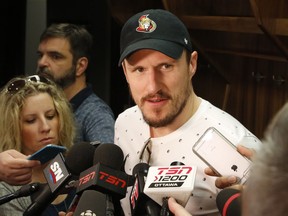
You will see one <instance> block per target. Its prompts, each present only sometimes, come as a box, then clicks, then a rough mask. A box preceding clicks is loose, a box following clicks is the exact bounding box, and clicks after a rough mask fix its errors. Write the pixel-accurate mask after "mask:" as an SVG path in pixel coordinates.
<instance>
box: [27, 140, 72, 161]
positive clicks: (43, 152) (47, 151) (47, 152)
mask: <svg viewBox="0 0 288 216" xmlns="http://www.w3.org/2000/svg"><path fill="white" fill-rule="evenodd" d="M66 150H67V149H66V147H64V146H58V145H53V144H49V145H46V146H45V147H43V148H41V149H40V150H38V151H37V152H35V153H34V154H32V155H30V156H29V157H28V160H39V161H40V162H41V164H44V163H46V162H48V161H49V160H51V159H53V158H54V157H56V155H57V154H59V153H60V152H61V153H63V152H65V151H66Z"/></svg>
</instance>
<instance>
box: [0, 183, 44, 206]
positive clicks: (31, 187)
mask: <svg viewBox="0 0 288 216" xmlns="http://www.w3.org/2000/svg"><path fill="white" fill-rule="evenodd" d="M39 185H40V183H38V182H35V183H31V184H28V185H24V186H22V187H21V188H20V189H19V190H17V191H15V192H14V193H11V194H7V195H5V196H2V197H0V205H2V204H4V203H7V202H9V201H11V200H13V199H17V198H20V197H26V196H30V195H32V194H33V193H35V192H36V191H37V190H38V189H39Z"/></svg>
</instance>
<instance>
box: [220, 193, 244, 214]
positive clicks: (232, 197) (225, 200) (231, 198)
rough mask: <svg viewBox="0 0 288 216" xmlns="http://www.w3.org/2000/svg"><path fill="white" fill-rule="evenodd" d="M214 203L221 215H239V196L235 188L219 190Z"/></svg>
mask: <svg viewBox="0 0 288 216" xmlns="http://www.w3.org/2000/svg"><path fill="white" fill-rule="evenodd" d="M216 204H217V207H218V209H219V211H220V213H221V215H222V216H241V196H240V191H239V190H237V189H233V188H226V189H223V190H221V191H220V192H219V193H218V195H217V197H216Z"/></svg>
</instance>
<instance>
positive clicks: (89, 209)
mask: <svg viewBox="0 0 288 216" xmlns="http://www.w3.org/2000/svg"><path fill="white" fill-rule="evenodd" d="M106 200H107V195H105V194H103V193H101V192H99V191H95V190H86V191H84V192H83V193H82V195H81V199H80V200H79V202H78V205H77V207H76V209H75V212H74V213H73V216H83V215H91V216H93V215H100V216H105V215H107V216H108V215H109V214H107V213H106V208H107V203H106ZM112 215H113V214H112Z"/></svg>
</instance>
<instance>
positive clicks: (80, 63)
mask: <svg viewBox="0 0 288 216" xmlns="http://www.w3.org/2000/svg"><path fill="white" fill-rule="evenodd" d="M87 67H88V59H87V58H86V57H81V58H79V59H78V60H77V64H76V76H81V75H82V74H83V73H84V72H85V71H86V69H87Z"/></svg>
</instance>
